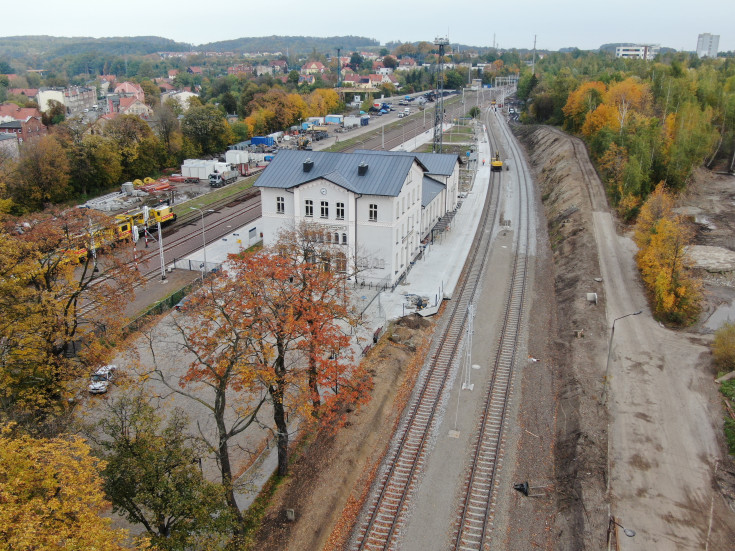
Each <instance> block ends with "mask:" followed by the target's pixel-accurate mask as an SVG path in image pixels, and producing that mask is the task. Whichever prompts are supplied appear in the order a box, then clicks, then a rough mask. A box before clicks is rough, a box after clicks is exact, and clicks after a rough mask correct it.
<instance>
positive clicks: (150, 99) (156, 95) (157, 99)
mask: <svg viewBox="0 0 735 551" xmlns="http://www.w3.org/2000/svg"><path fill="white" fill-rule="evenodd" d="M140 87H141V88H142V89H143V92H144V93H145V104H146V105H147V106H148V107H151V108H155V107H157V106H158V105H159V104H160V103H161V89H160V88H159V87H158V85H157V84H156V83H155V82H153V81H150V80H143V81H141V83H140Z"/></svg>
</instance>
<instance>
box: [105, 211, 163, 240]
mask: <svg viewBox="0 0 735 551" xmlns="http://www.w3.org/2000/svg"><path fill="white" fill-rule="evenodd" d="M115 219H116V220H117V228H118V240H124V239H129V238H130V237H132V236H133V226H137V227H138V229H139V230H142V229H146V228H149V229H152V228H155V227H156V226H157V225H158V223H159V222H160V223H161V227H165V226H168V225H169V224H172V223H173V222H174V221H175V220H176V214H174V212H173V209H172V208H171V206H170V205H169V204H168V203H161V204H159V205H157V206H155V207H143V208H142V209H138V210H134V211H129V212H125V213H123V214H118V215H117V216H115Z"/></svg>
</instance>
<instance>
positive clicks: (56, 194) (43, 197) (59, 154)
mask: <svg viewBox="0 0 735 551" xmlns="http://www.w3.org/2000/svg"><path fill="white" fill-rule="evenodd" d="M69 182H70V170H69V161H68V160H67V156H66V152H65V151H64V148H63V147H62V146H61V144H60V143H59V141H58V140H57V139H56V138H55V137H54V136H53V135H46V136H41V137H40V138H39V139H38V140H35V141H29V142H26V143H24V144H23V147H22V148H21V152H20V159H19V162H18V167H17V170H16V173H15V177H14V178H13V184H12V187H11V188H10V192H11V194H12V196H13V199H14V201H15V202H16V203H17V204H18V205H21V206H23V207H24V208H25V209H27V210H29V211H33V210H40V209H41V208H43V207H44V206H45V205H48V204H54V203H59V202H61V201H64V200H65V199H67V198H68V197H69V192H70V188H69Z"/></svg>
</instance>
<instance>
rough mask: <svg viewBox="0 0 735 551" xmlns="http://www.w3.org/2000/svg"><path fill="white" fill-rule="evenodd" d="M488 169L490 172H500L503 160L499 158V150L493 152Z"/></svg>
mask: <svg viewBox="0 0 735 551" xmlns="http://www.w3.org/2000/svg"><path fill="white" fill-rule="evenodd" d="M490 170H491V171H492V172H500V171H501V170H503V161H501V160H500V152H499V151H496V152H495V157H493V159H492V161H490Z"/></svg>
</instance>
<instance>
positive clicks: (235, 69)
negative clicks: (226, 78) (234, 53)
mask: <svg viewBox="0 0 735 551" xmlns="http://www.w3.org/2000/svg"><path fill="white" fill-rule="evenodd" d="M252 73H253V67H252V66H251V65H245V64H244V63H240V64H239V65H233V66H232V67H228V68H227V74H228V75H240V74H246V75H250V74H252Z"/></svg>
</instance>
